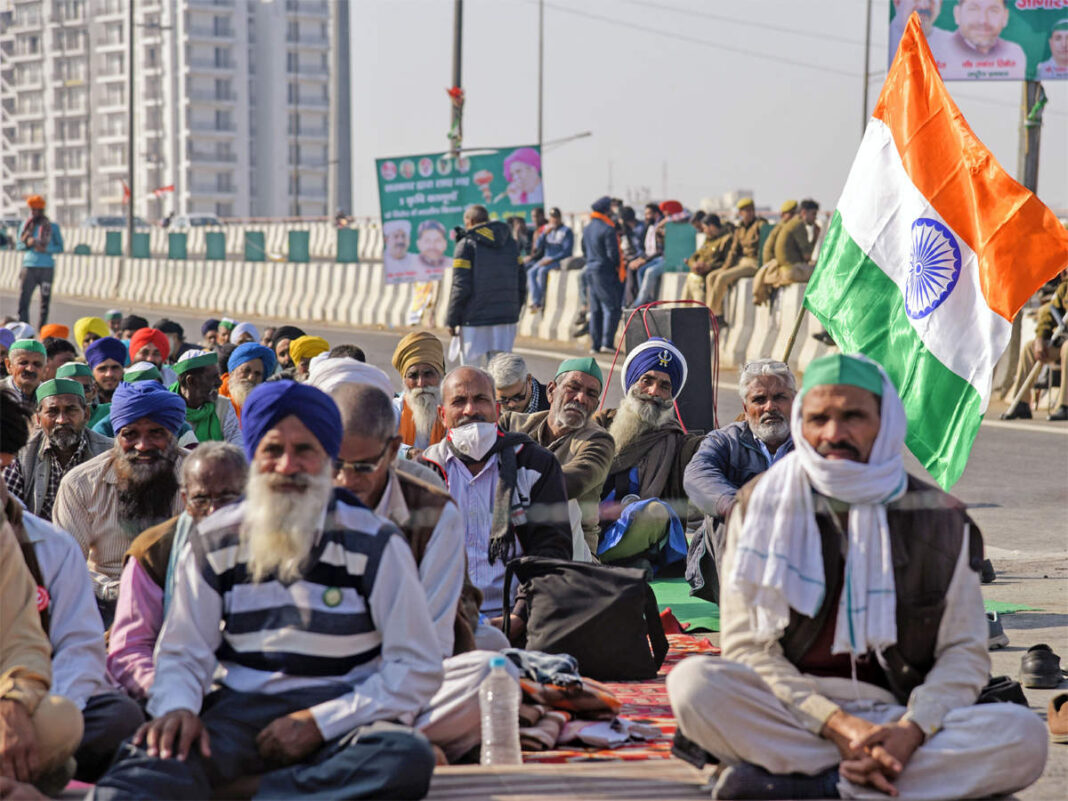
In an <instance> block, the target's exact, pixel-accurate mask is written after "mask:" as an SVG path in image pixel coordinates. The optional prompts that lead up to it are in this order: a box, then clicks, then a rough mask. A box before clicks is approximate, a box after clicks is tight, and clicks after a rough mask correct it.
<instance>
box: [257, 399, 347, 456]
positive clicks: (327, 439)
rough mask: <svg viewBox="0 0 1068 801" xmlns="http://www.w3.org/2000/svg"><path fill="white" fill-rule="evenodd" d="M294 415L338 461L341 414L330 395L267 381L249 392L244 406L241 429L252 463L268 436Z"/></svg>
mask: <svg viewBox="0 0 1068 801" xmlns="http://www.w3.org/2000/svg"><path fill="white" fill-rule="evenodd" d="M291 414H292V415H296V416H297V418H298V419H299V420H300V422H302V423H303V424H304V425H305V426H307V427H308V430H309V431H311V432H312V434H314V435H315V438H316V439H317V440H319V444H320V445H322V446H323V450H325V451H326V452H327V454H328V455H329V456H330V458H331V459H336V458H337V453H338V451H339V450H340V449H341V413H340V412H339V411H338V410H337V404H335V403H334V401H333V400H332V399H331V398H330V396H329V395H327V394H326V393H325V392H323V391H322V390H321V389H316V388H315V387H312V386H309V385H307V384H298V383H297V382H296V381H265V382H264V383H262V384H260V385H259V386H258V387H256V388H255V389H254V390H252V392H250V393H249V395H248V398H246V399H245V404H244V406H242V407H241V429H242V432H243V433H244V435H245V453H246V454H248V460H249V461H250V462H251V461H252V459H253V457H254V456H255V454H256V448H258V447H259V444H260V440H261V439H263V437H264V435H265V434H266V433H267V432H268V431H270V430H271V429H272V428H274V427H275V426H276V425H278V423H279V421H281V420H282V419H283V418H286V417H289V415H291Z"/></svg>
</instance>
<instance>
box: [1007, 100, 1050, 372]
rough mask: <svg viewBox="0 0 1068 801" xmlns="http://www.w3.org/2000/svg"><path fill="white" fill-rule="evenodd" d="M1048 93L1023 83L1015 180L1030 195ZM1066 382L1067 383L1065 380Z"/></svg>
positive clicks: (1014, 347)
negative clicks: (1043, 110) (1043, 111)
mask: <svg viewBox="0 0 1068 801" xmlns="http://www.w3.org/2000/svg"><path fill="white" fill-rule="evenodd" d="M1046 100H1047V98H1046V92H1045V90H1044V89H1043V88H1042V83H1041V82H1040V81H1024V85H1023V97H1022V100H1021V103H1020V145H1019V150H1018V152H1017V156H1016V180H1018V181H1019V182H1020V183H1021V184H1023V185H1024V187H1025V188H1026V189H1027V190H1028V191H1030V192H1036V193H1037V192H1038V149H1039V144H1040V142H1041V140H1042V109H1043V108H1045V105H1046ZM1022 314H1023V312H1022V311H1021V312H1020V314H1017V315H1016V319H1015V320H1013V321H1012V334H1011V335H1010V336H1009V346H1008V347H1007V348H1006V349H1005V352H1006V353H1007V354H1008V356H1009V361H1008V364H1007V365H1006V366H1007V368H1008V369H1007V370H1006V371H1005V376H1004V378H1003V379H1002V381H1001V385H1000V386H999V387H998V390H999V392H1002V393H1005V392H1008V391H1009V389H1010V388H1011V386H1012V383H1013V379H1014V377H1015V375H1016V364H1017V362H1018V361H1019V354H1020V339H1021V336H1022V335H1021V331H1020V326H1021V323H1020V320H1021V315H1022ZM1062 380H1064V379H1062Z"/></svg>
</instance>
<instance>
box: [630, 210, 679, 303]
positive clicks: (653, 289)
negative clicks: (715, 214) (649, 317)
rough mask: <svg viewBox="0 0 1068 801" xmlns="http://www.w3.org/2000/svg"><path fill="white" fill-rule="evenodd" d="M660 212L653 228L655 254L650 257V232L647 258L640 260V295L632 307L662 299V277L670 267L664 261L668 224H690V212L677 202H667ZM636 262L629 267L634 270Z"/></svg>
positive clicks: (647, 240)
mask: <svg viewBox="0 0 1068 801" xmlns="http://www.w3.org/2000/svg"><path fill="white" fill-rule="evenodd" d="M660 212H661V214H662V215H663V216H662V217H661V218H660V219H659V220H658V221H657V222H656V223H655V225H654V226H653V229H652V232H651V235H652V239H653V243H654V245H653V247H654V249H655V253H654V254H653V255H652V256H650V255H649V238H650V232H649V231H646V234H645V241H646V257H645V258H644V259H638V261H639V262H643V263H642V264H641V265H640V266H639V268H638V295H637V297H635V298H634V302H633V303H632V304H631V305H632V307H638V306H644V305H645V304H647V303H652V302H653V301H654V300H657V299H658V298H659V297H660V276H661V275H663V273H664V270H665V269H666V268H667V267H668V265H667V263H665V261H664V237H665V229H666V227H667V224H668V223H673V222H689V220H690V211H689V210H688V209H686V208H684V207H683V205H682V204H681V203H679V201H677V200H665V201H663V202H662V203H661V204H660ZM634 264H635V262H631V264H630V265H628V269H632V268H633V265H634Z"/></svg>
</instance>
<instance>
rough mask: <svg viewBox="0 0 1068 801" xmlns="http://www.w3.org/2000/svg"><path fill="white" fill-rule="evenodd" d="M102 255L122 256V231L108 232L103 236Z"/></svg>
mask: <svg viewBox="0 0 1068 801" xmlns="http://www.w3.org/2000/svg"><path fill="white" fill-rule="evenodd" d="M104 255H105V256H121V255H122V231H108V232H106V233H105V234H104Z"/></svg>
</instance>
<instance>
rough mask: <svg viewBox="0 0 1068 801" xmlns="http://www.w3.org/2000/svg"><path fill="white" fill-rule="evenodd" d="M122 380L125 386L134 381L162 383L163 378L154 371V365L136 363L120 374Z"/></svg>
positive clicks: (157, 371)
mask: <svg viewBox="0 0 1068 801" xmlns="http://www.w3.org/2000/svg"><path fill="white" fill-rule="evenodd" d="M146 365H147V366H146ZM122 380H123V381H125V382H126V383H127V384H132V383H133V382H135V381H149V380H151V381H159V382H160V383H163V376H162V375H160V372H159V370H157V369H156V365H154V364H148V363H147V362H138V363H137V364H135V365H133V366H132V367H131V368H130V369H129V370H127V371H126V372H125V373H123V374H122Z"/></svg>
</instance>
